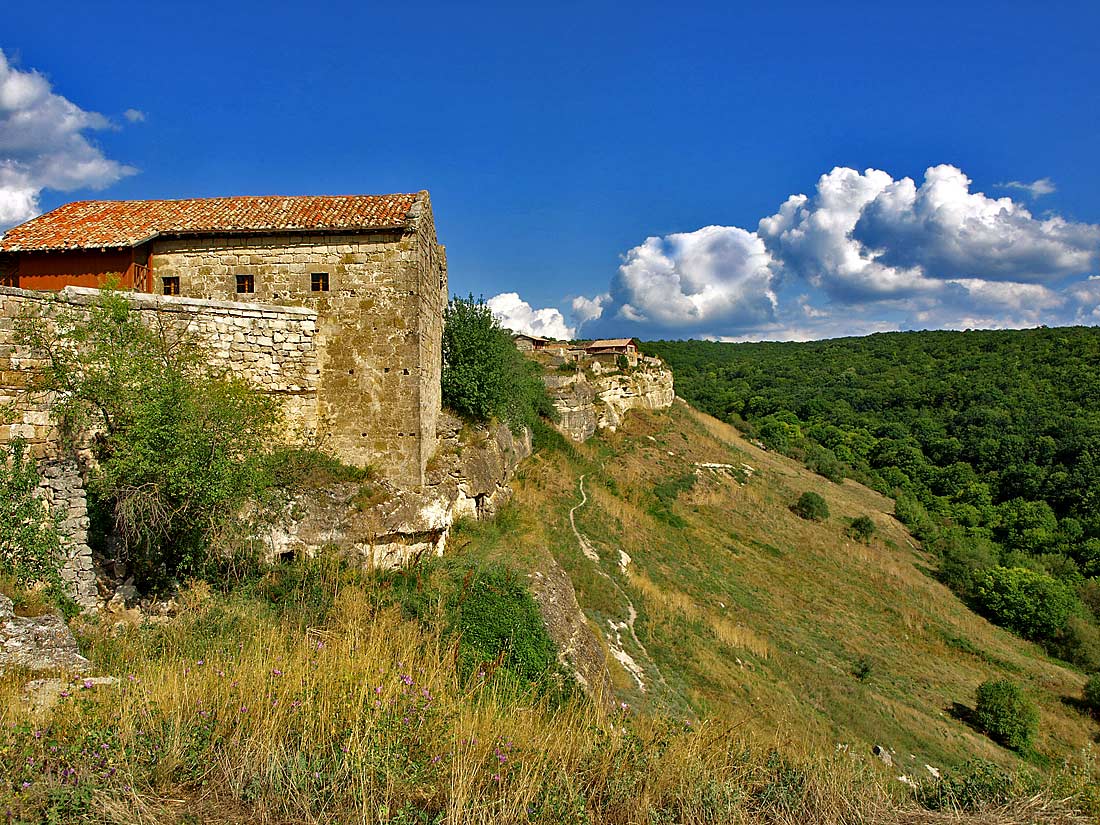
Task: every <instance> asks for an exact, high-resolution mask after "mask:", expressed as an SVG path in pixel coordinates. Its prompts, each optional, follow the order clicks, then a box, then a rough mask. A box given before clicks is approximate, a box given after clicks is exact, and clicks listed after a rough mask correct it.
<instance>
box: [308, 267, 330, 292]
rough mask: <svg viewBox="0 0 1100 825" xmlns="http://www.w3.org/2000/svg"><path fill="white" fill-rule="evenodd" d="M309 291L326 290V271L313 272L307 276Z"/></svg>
mask: <svg viewBox="0 0 1100 825" xmlns="http://www.w3.org/2000/svg"><path fill="white" fill-rule="evenodd" d="M309 289H310V292H328V273H327V272H313V273H311V274H310V276H309Z"/></svg>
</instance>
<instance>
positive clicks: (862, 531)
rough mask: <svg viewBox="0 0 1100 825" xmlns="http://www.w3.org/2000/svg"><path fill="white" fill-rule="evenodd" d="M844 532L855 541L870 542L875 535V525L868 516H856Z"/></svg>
mask: <svg viewBox="0 0 1100 825" xmlns="http://www.w3.org/2000/svg"><path fill="white" fill-rule="evenodd" d="M846 532H847V533H848V535H849V536H851V537H852V538H854V539H856V540H857V541H870V539H871V536H873V535H874V534H875V523H874V522H873V521H872V520H871V517H870V516H856V517H855V518H854V519H852V523H851V524H849V525H848V530H847V531H846Z"/></svg>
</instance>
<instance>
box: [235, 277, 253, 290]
mask: <svg viewBox="0 0 1100 825" xmlns="http://www.w3.org/2000/svg"><path fill="white" fill-rule="evenodd" d="M255 291H256V280H255V278H253V277H252V276H251V275H238V276H237V293H238V294H243V293H245V292H255Z"/></svg>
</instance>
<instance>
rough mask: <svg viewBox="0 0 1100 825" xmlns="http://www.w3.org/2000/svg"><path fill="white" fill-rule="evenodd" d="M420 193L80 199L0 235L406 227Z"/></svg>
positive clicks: (89, 239)
mask: <svg viewBox="0 0 1100 825" xmlns="http://www.w3.org/2000/svg"><path fill="white" fill-rule="evenodd" d="M416 198H417V196H416V195H415V194H403V195H319V196H313V195H309V196H300V197H278V196H271V197H236V198H193V199H190V200H174V201H169V200H161V201H76V202H74V203H67V204H65V205H64V206H59V207H58V208H57V209H54V210H53V211H52V212H47V213H46V214H45V215H40V216H39V217H37V218H34V219H32V220H29V221H27V222H26V223H24V224H20V225H19V226H16V227H13V228H11V229H9V230H8V231H7V232H6V233H5V234H4V236H3V237H2V238H0V252H20V251H35V250H48V249H93V248H101V247H130V246H136V245H138V244H140V243H144V242H145V241H147V240H149V239H151V238H153V237H156V236H157V235H162V234H209V233H223V232H224V233H239V232H286V231H298V232H300V231H311V230H315V231H322V230H337V231H338V230H359V229H397V228H401V227H404V226H405V225H406V222H407V220H408V214H409V210H410V209H412V206H413V203H414V202H415V201H416Z"/></svg>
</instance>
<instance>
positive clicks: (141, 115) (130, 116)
mask: <svg viewBox="0 0 1100 825" xmlns="http://www.w3.org/2000/svg"><path fill="white" fill-rule="evenodd" d="M122 116H123V117H124V118H126V119H127V120H128V121H130V122H131V123H144V122H145V112H143V111H141V109H127V110H126V111H125V112H123V113H122Z"/></svg>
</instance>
